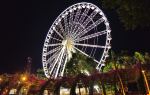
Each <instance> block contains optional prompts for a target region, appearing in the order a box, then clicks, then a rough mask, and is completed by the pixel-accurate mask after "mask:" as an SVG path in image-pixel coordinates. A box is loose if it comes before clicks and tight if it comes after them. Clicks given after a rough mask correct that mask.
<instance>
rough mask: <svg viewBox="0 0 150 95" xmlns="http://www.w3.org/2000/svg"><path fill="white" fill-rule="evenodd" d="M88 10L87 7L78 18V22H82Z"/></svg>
mask: <svg viewBox="0 0 150 95" xmlns="http://www.w3.org/2000/svg"><path fill="white" fill-rule="evenodd" d="M88 12H89V9H87V8H86V9H85V10H84V12H83V13H82V15H81V17H80V19H79V23H83V20H84V19H85V17H86V15H87V14H88Z"/></svg>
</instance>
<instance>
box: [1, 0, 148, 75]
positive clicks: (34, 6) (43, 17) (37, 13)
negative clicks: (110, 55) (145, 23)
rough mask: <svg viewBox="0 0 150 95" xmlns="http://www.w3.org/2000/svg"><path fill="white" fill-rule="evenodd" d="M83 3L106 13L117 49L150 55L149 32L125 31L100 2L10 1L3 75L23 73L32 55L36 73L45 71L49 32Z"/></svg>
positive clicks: (5, 9)
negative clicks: (43, 58) (43, 59)
mask: <svg viewBox="0 0 150 95" xmlns="http://www.w3.org/2000/svg"><path fill="white" fill-rule="evenodd" d="M81 1H87V2H92V3H94V4H96V5H97V6H98V7H100V8H101V9H102V10H103V12H104V13H105V14H106V16H107V18H108V20H109V22H110V26H111V28H112V39H113V40H112V43H111V44H112V48H113V50H115V51H120V50H129V51H142V52H145V51H148V52H150V44H149V41H150V37H149V35H150V33H149V31H144V30H143V31H134V32H133V31H128V32H125V31H124V29H123V27H122V24H121V23H120V22H119V20H118V16H117V15H116V13H115V12H114V11H110V10H105V9H103V8H102V7H101V3H100V0H47V1H46V0H34V1H33V0H6V1H5V2H2V3H1V4H2V5H1V7H2V8H1V9H2V10H1V11H0V12H1V13H0V23H1V28H0V44H1V45H0V60H1V61H0V73H4V72H7V73H14V72H16V71H19V70H20V71H23V68H24V67H25V66H26V58H27V57H28V56H30V57H32V59H33V64H32V69H33V70H36V69H37V68H42V62H41V56H42V48H43V44H44V40H45V37H46V34H47V32H48V29H49V28H50V26H51V24H52V23H53V21H54V20H55V19H56V17H57V16H58V15H59V14H60V13H61V12H62V11H63V10H64V9H66V8H67V7H69V6H70V5H72V4H74V3H77V2H81Z"/></svg>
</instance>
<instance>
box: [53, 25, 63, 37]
mask: <svg viewBox="0 0 150 95" xmlns="http://www.w3.org/2000/svg"><path fill="white" fill-rule="evenodd" d="M53 30H54V32H56V33H57V35H59V36H60V37H61V38H62V39H64V37H63V36H62V35H61V34H60V33H59V32H58V31H57V30H56V29H55V27H53Z"/></svg>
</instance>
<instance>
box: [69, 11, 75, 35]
mask: <svg viewBox="0 0 150 95" xmlns="http://www.w3.org/2000/svg"><path fill="white" fill-rule="evenodd" d="M73 15H74V11H73V10H72V9H70V17H69V28H70V31H69V34H71V31H72V28H73Z"/></svg>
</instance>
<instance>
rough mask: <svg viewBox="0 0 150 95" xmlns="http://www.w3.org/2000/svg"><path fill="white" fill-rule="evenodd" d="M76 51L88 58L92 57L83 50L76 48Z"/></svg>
mask: <svg viewBox="0 0 150 95" xmlns="http://www.w3.org/2000/svg"><path fill="white" fill-rule="evenodd" d="M74 49H75V50H77V51H79V52H80V53H82V54H84V55H85V56H87V57H89V58H91V56H89V55H88V54H87V53H85V52H83V51H82V50H80V49H79V48H77V47H74ZM94 61H95V62H97V63H99V62H98V61H97V60H95V59H94Z"/></svg>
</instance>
